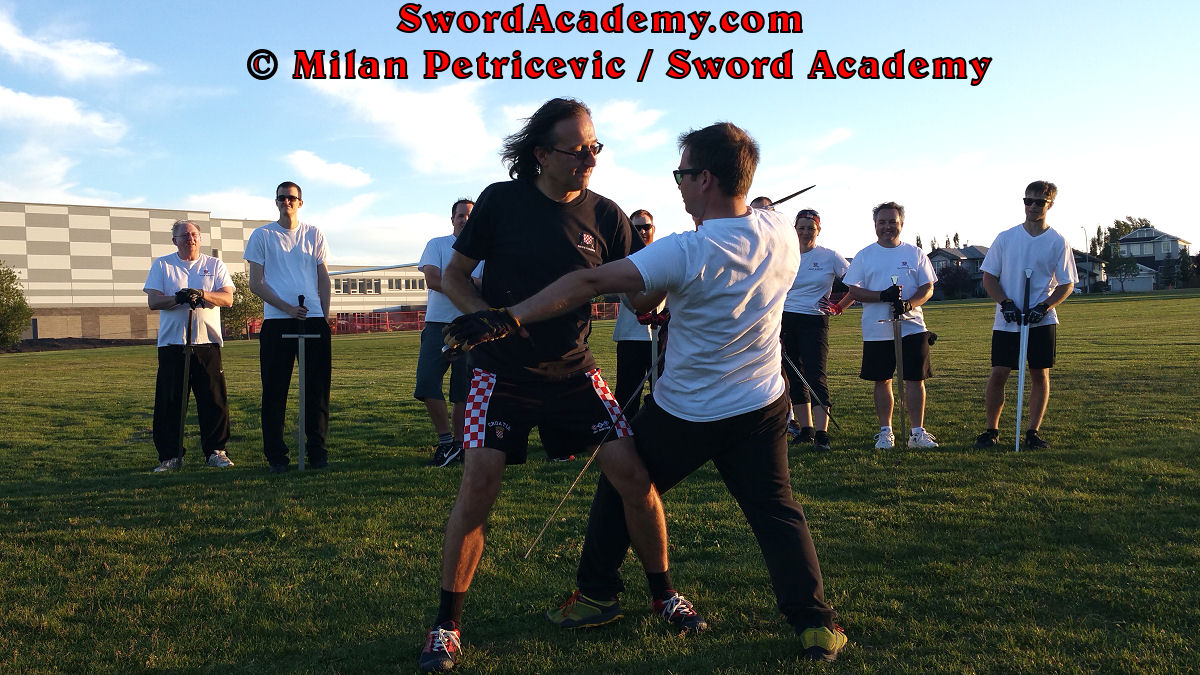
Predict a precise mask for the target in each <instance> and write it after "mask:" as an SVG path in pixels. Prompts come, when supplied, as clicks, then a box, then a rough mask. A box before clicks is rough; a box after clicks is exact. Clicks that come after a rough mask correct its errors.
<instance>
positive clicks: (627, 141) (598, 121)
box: [592, 101, 671, 152]
mask: <svg viewBox="0 0 1200 675" xmlns="http://www.w3.org/2000/svg"><path fill="white" fill-rule="evenodd" d="M640 105H641V104H640V103H639V102H637V101H609V102H606V103H603V104H601V105H600V106H599V107H597V108H595V109H593V110H592V122H593V123H595V125H596V135H597V136H598V137H599V138H600V140H601V142H604V141H605V140H606V139H610V140H609V142H610V143H612V142H613V141H619V142H621V144H622V146H623V148H625V149H626V150H627V151H630V152H635V151H644V150H651V149H653V148H657V147H659V146H661V145H664V144H666V143H668V142H670V138H671V137H670V135H669V134H668V133H667V132H665V131H662V130H659V129H654V125H655V124H657V123H658V121H659V120H660V119H662V116H663V112H662V111H661V110H640V109H639V106H640ZM614 145H615V143H614Z"/></svg>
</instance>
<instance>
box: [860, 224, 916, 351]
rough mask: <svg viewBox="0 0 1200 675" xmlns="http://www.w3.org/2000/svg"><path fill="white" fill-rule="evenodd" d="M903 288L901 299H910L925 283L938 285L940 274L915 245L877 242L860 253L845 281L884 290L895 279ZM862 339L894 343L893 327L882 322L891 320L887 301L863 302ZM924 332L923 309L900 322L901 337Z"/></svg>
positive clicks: (874, 289) (910, 313)
mask: <svg viewBox="0 0 1200 675" xmlns="http://www.w3.org/2000/svg"><path fill="white" fill-rule="evenodd" d="M893 276H894V277H896V282H895V283H897V284H898V285H899V286H900V288H901V294H900V297H901V298H902V299H904V300H908V299H909V298H911V297H913V296H914V295H916V293H917V289H918V288H920V287H921V286H924V285H925V284H931V283H935V282H936V281H937V274H936V273H935V272H934V271H933V264H932V263H930V262H929V258H927V257H926V256H925V253H924V252H922V251H921V249H919V248H917V247H916V246H913V245H912V244H906V243H901V244H900V245H898V246H896V247H895V248H886V247H884V246H880V245H879V243H878V242H876V243H874V244H871V245H870V246H868V247H866V248H864V249H863V250H861V251H859V252H858V255H856V256H854V260H851V261H850V269H848V270H846V277H845V278H844V279H842V281H843V282H844V283H845V284H846V285H847V286H858V287H859V288H863V289H867V290H872V291H882V290H883V289H885V288H887V287H889V286H891V285H892V277H893ZM862 306H863V313H862V333H863V340H865V341H867V342H874V341H878V340H891V339H892V338H893V332H892V325H891V324H890V323H880V322H881V321H886V320H887V319H891V318H892V306H891V304H890V303H887V302H864V303H862ZM924 330H925V313H924V311H922V309H921V308H920V307H914V308H913V309H912V311H910V312H907V313H906V314H904V321H903V322H902V323H901V334H902V335H906V336H907V335H913V334H916V333H920V332H922V331H924Z"/></svg>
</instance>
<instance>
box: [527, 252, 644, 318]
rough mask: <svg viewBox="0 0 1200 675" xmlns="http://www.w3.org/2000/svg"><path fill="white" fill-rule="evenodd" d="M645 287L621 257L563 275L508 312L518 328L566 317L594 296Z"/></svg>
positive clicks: (636, 272)
mask: <svg viewBox="0 0 1200 675" xmlns="http://www.w3.org/2000/svg"><path fill="white" fill-rule="evenodd" d="M645 288H646V285H645V282H644V281H643V280H642V273H641V272H639V271H638V268H637V266H636V265H634V264H633V263H632V262H630V261H629V260H628V259H626V258H622V259H621V260H614V261H613V262H610V263H607V264H604V265H601V266H600V267H592V268H589V269H585V270H576V271H574V272H571V273H570V274H565V275H563V276H561V277H559V278H558V279H557V280H556V281H555V282H554V283H552V284H550V285H549V286H547V287H545V288H543V289H542V290H540V291H538V292H537V294H536V295H534V296H533V297H530V298H527V299H526V300H524V301H522V302H519V303H517V304H516V305H513V306H512V307H510V308H509V313H510V314H512V316H513V317H515V318H516V319H517V321H519V322H520V323H521V324H522V325H523V324H527V323H536V322H538V321H545V320H546V319H551V318H554V317H556V316H559V315H562V314H566V313H567V312H569V311H571V310H572V309H574V308H576V307H578V306H580V305H582V304H583V303H585V302H587V301H588V300H590V299H591V298H594V297H596V296H597V295H603V294H605V293H627V294H632V293H636V292H638V291H643V290H645ZM654 295H657V294H656V293H652V294H650V295H649V296H646V297H648V298H650V299H653V296H654ZM660 301H661V300H660ZM635 306H636V305H635Z"/></svg>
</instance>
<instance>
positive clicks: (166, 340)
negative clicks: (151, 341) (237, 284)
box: [143, 253, 233, 347]
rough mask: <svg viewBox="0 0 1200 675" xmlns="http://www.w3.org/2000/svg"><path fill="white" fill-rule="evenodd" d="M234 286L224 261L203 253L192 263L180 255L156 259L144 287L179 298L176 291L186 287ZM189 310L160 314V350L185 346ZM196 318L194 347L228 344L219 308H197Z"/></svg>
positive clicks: (182, 307) (179, 308) (213, 288)
mask: <svg viewBox="0 0 1200 675" xmlns="http://www.w3.org/2000/svg"><path fill="white" fill-rule="evenodd" d="M232 287H233V277H231V276H229V270H227V269H225V263H223V262H221V260H220V259H218V258H213V257H212V256H207V255H204V254H203V253H202V254H200V257H199V258H197V259H195V260H192V261H188V260H183V259H182V258H180V257H179V254H178V253H172V254H170V255H164V256H163V257H161V258H155V259H154V262H153V263H152V264H151V265H150V273H149V274H147V275H146V285H145V286H144V287H143V288H144V289H145V290H153V291H159V292H161V293H163V294H165V295H175V293H176V291H180V290H182V289H184V288H195V289H197V290H201V291H219V290H221V289H222V288H232ZM189 310H190V308H189V307H188V306H187V305H177V306H175V307H172V308H170V309H164V310H162V311H160V312H159V313H158V346H159V347H166V346H167V345H182V344H184V343H185V341H186V339H187V332H186V331H187V323H188V312H189ZM193 317H194V321H195V323H194V324H193V325H192V344H194V345H209V344H212V345H217V346H220V345H222V344H224V340H223V339H222V338H221V309H220V308H219V307H197V308H196V311H195V312H194V313H193Z"/></svg>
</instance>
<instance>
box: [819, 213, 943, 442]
mask: <svg viewBox="0 0 1200 675" xmlns="http://www.w3.org/2000/svg"><path fill="white" fill-rule="evenodd" d="M871 215H872V217H873V218H874V220H875V236H876V237H877V238H878V241H877V242H876V243H874V244H871V245H870V246H868V247H866V248H864V249H863V250H861V251H859V252H858V254H857V255H855V256H854V259H853V260H852V261H851V262H850V269H849V270H847V272H846V276H845V278H844V279H842V281H843V283H845V284H846V286H848V287H849V289H850V295H851V296H853V298H854V299H855V300H858V301H859V302H861V303H862V304H863V315H862V333H863V351H862V369H861V370H860V371H859V374H858V376H859V377H860V378H861V379H864V380H870V381H872V382H874V383H875V392H874V399H875V415H876V417H878V418H879V433H877V434H875V447H876V449H885V448H891V447H894V446H895V444H896V435H895V433H894V432H893V431H892V409H893V406H894V403H895V401H894V399H893V397H892V376H893V374H894V373H895V371H896V367H897V364H896V346H895V333H894V328H893V327H892V325H891V324H890V322H892V321H899V322H901V326H900V330H901V341H900V342H901V345H902V357H901V358H903V362H902V363H901V364H900V366H901V367H902V368H903V371H902V372H903V373H904V382H903V384H902V385H901V390H902V394H901V395H902V396H904V401H905V403H906V407H907V409H908V414H909V417H910V418H911V422H912V429H911V430H909V431H908V432H907V433H908V447H910V448H936V447H937V442H936V440H935V439H934V437H933V435H932V434H930V433H929V432H928V431H926V430H925V380H926V379H928V378H930V377H932V376H933V366H932V364H931V362H930V358H929V347H930V345H931V344H932V342H931V340H930V337H931V335H932V334H931V333H930V332H929V331H927V330H925V315H924V312H923V310H922V309H921V305H923V304H925V303H926V302H928V301H929V298H931V297H933V284H934V282H936V281H937V274H936V273H935V272H934V271H933V265H932V264H931V263H930V262H929V258H927V257H925V254H924V253H923V252H922V251H921V249H919V248H917V247H916V246H913V245H912V244H906V243H903V242H901V241H900V231H901V230H902V229H904V207H903V206H901V205H899V204H897V203H896V202H885V203H883V204H879V205H878V206H876V207H875V208H874V209H872V210H871Z"/></svg>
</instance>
